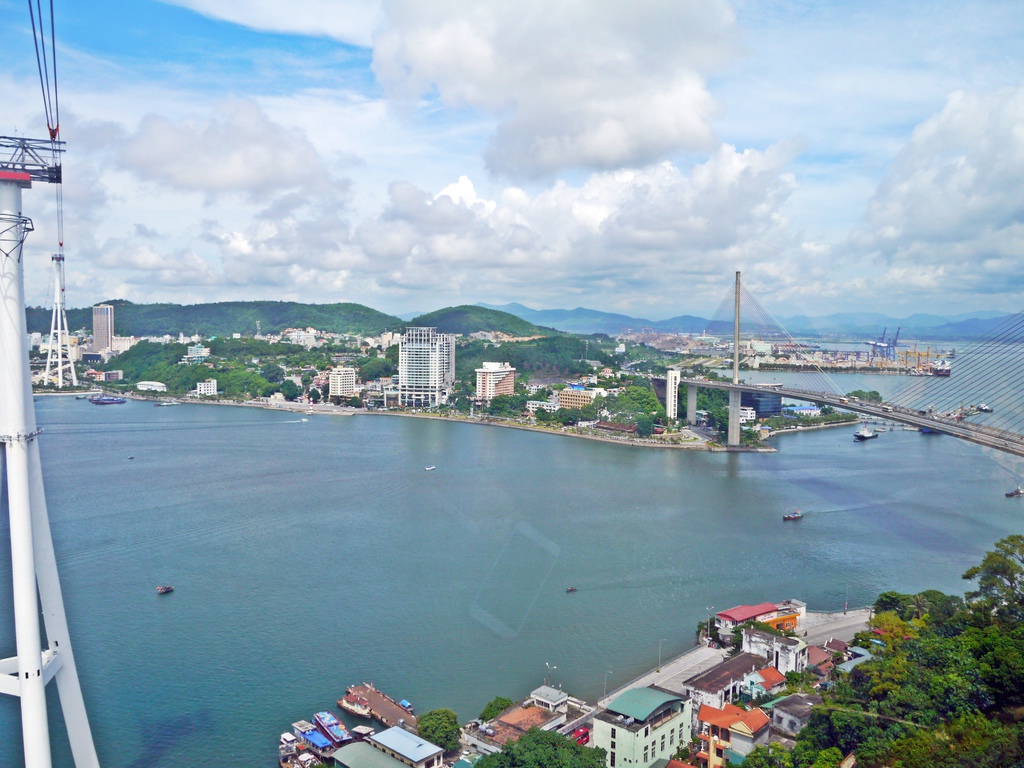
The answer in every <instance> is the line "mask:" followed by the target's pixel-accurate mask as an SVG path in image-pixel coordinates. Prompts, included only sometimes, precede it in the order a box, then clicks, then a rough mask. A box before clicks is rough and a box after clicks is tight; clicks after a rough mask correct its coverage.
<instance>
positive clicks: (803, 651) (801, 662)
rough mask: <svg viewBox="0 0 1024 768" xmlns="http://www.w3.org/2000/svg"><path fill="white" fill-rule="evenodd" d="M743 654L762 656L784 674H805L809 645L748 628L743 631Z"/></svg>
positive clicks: (796, 638)
mask: <svg viewBox="0 0 1024 768" xmlns="http://www.w3.org/2000/svg"><path fill="white" fill-rule="evenodd" d="M743 652H744V653H753V654H756V655H758V656H761V657H762V658H764V659H765V660H767V662H768V663H769V664H770V665H772V666H773V667H775V668H776V669H777V670H779V672H781V673H782V674H786V673H787V672H803V671H804V668H805V667H806V666H807V643H805V642H804V641H803V640H801V639H800V638H798V637H784V636H782V635H773V634H772V633H770V632H763V631H761V630H759V629H752V628H749V627H748V628H745V629H744V630H743Z"/></svg>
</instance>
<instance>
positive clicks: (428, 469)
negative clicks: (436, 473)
mask: <svg viewBox="0 0 1024 768" xmlns="http://www.w3.org/2000/svg"><path fill="white" fill-rule="evenodd" d="M424 469H425V470H426V471H427V472H430V471H431V470H433V469H437V467H435V466H434V465H433V464H431V465H430V466H429V467H424Z"/></svg>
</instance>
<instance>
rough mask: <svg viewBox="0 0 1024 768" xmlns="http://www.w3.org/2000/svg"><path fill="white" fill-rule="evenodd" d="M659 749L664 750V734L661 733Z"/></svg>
mask: <svg viewBox="0 0 1024 768" xmlns="http://www.w3.org/2000/svg"><path fill="white" fill-rule="evenodd" d="M661 751H662V752H664V751H665V734H664V733H663V734H661Z"/></svg>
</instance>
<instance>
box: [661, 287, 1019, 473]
mask: <svg viewBox="0 0 1024 768" xmlns="http://www.w3.org/2000/svg"><path fill="white" fill-rule="evenodd" d="M729 305H731V307H729ZM728 308H731V309H732V310H733V317H732V322H731V323H728V322H727V321H725V320H724V319H722V318H721V315H722V314H724V311H725V310H726V309H728ZM728 325H731V326H732V327H731V330H732V334H731V335H732V358H733V376H732V380H731V381H721V380H718V381H712V380H708V379H705V378H703V377H684V376H683V375H682V373H681V372H680V371H671V370H670V371H669V376H668V385H669V387H668V389H669V392H670V395H669V396H668V397H667V398H666V400H667V401H671V402H672V405H673V408H672V410H673V411H674V410H675V408H674V406H675V401H676V399H675V398H674V397H672V396H671V394H674V393H675V392H676V391H677V389H678V387H681V386H683V385H685V386H686V387H687V399H686V418H687V421H688V422H689V423H691V424H692V423H695V421H696V417H697V416H696V410H697V390H698V389H700V388H701V387H704V388H708V389H720V390H726V391H728V392H729V428H728V440H727V443H728V445H739V443H740V401H741V394H742V393H744V392H759V393H764V392H766V391H767V392H771V393H774V394H776V395H779V396H781V397H785V398H788V399H793V400H802V401H806V402H811V403H816V404H819V405H828V406H832V407H835V408H841V409H843V410H846V411H852V412H854V413H860V414H863V415H864V416H868V417H872V418H879V419H885V420H887V421H895V422H899V423H902V424H906V425H909V426H912V427H917V428H919V429H922V430H930V431H934V432H941V433H943V434H948V435H952V436H953V437H957V438H959V439H961V440H967V441H969V442H972V443H977V444H979V445H983V446H985V447H988V448H993V449H995V450H998V451H1003V452H1005V453H1009V454H1014V455H1016V456H1022V457H1024V313H1020V314H1017V315H1014V316H1012V317H1010V318H1008V319H1007V320H1005V321H1004V322H1003V323H1002V324H1000V325H999V326H998V327H996V328H994V329H992V330H991V331H990V332H989V333H987V334H986V335H985V336H984V337H982V338H979V339H978V340H976V341H974V342H972V343H970V344H967V345H965V346H963V347H961V348H960V349H959V350H958V351H957V353H956V355H955V357H954V358H953V359H951V360H943V361H939V362H937V363H936V365H935V366H934V369H933V372H932V373H933V375H905V376H900V377H899V378H898V383H897V384H896V385H895V386H894V387H892V388H890V391H889V393H888V395H887V397H886V398H885V401H884V402H881V403H876V402H868V401H866V400H858V399H857V398H856V397H852V398H851V397H849V396H848V395H847V394H846V393H844V392H843V391H842V389H841V388H840V387H839V386H838V385H837V384H836V383H835V381H834V380H833V379H832V378H831V377H830V376H828V374H826V373H825V372H824V371H822V370H821V368H820V366H819V365H818V364H817V363H816V362H815V356H814V355H813V354H811V353H810V350H809V349H808V348H807V347H806V346H805V345H801V344H800V343H798V342H797V341H795V340H794V339H793V337H792V336H790V334H789V333H788V332H786V331H785V329H784V328H783V327H782V325H781V324H780V323H779V322H778V321H777V320H775V318H773V317H772V316H771V315H770V314H769V313H768V312H767V311H765V310H764V309H763V308H762V307H761V306H760V304H759V303H758V302H757V300H756V299H755V298H754V297H753V296H752V295H750V293H749V292H748V291H746V290H745V289H744V288H742V285H741V283H740V276H739V273H737V275H736V287H735V290H734V291H730V296H728V297H727V298H726V300H725V301H723V303H722V306H720V308H719V311H718V312H716V313H715V316H714V319H713V320H712V323H711V324H710V326H711V329H712V330H713V331H714V330H717V331H719V334H720V336H722V337H724V336H725V334H724V333H721V331H722V330H725V329H726V328H727V327H728ZM755 348H757V349H760V350H762V351H764V350H766V349H769V348H770V349H771V350H773V351H780V352H781V353H782V354H783V355H788V356H789V357H788V358H787V359H788V360H789V361H790V363H791V364H792V369H793V370H794V372H793V373H789V374H786V378H787V379H788V380H787V381H786V382H785V383H783V384H774V383H773V384H765V383H753V382H744V381H741V380H740V362H741V360H744V359H746V360H750V359H755V358H756V352H755V351H754V350H755ZM801 349H803V351H801ZM794 363H795V364H794ZM851 372H858V371H856V370H855V369H851ZM885 378H886V380H891V379H890V377H888V376H887V377H885ZM670 415H674V414H670Z"/></svg>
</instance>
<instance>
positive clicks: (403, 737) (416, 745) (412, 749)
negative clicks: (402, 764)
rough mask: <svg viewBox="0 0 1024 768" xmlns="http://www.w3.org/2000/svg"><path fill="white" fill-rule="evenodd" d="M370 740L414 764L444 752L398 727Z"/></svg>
mask: <svg viewBox="0 0 1024 768" xmlns="http://www.w3.org/2000/svg"><path fill="white" fill-rule="evenodd" d="M368 740H369V741H372V742H374V743H376V744H380V745H381V746H382V747H387V748H388V749H390V750H391V751H392V752H394V753H396V754H399V755H401V756H402V757H405V758H407V759H408V760H410V761H412V762H413V763H419V762H421V761H423V760H426V759H427V758H429V757H433V756H434V755H436V754H438V753H439V752H443V751H444V750H443V749H441V748H440V747H439V746H437V745H436V744H431V743H430V742H429V741H427V740H426V739H421V738H420V737H419V736H417V735H416V734H415V733H410V732H409V731H407V730H405V728H401V727H399V726H397V725H396V726H394V727H393V728H388V729H387V730H386V731H382V732H381V733H378V734H375V735H373V736H370V738H369V739H368Z"/></svg>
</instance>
